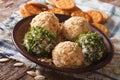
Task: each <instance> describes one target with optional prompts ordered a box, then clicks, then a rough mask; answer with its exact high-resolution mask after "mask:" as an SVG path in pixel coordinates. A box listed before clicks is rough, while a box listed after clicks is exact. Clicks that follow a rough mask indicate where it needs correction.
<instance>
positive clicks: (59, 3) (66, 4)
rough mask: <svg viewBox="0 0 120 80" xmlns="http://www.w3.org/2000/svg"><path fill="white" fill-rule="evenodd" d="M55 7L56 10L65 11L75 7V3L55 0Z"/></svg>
mask: <svg viewBox="0 0 120 80" xmlns="http://www.w3.org/2000/svg"><path fill="white" fill-rule="evenodd" d="M55 5H56V7H57V8H60V9H66V10H69V9H72V8H74V7H75V3H74V2H73V0H56V1H55Z"/></svg>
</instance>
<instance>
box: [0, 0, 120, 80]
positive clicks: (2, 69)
mask: <svg viewBox="0 0 120 80" xmlns="http://www.w3.org/2000/svg"><path fill="white" fill-rule="evenodd" d="M27 1H29V0H0V22H1V21H3V20H5V19H6V18H7V17H9V16H10V15H11V14H12V12H13V10H16V9H18V6H19V5H20V4H22V3H25V2H27ZM101 1H103V2H107V3H111V4H114V5H116V6H119V7H120V3H119V0H101ZM15 62H16V61H15V60H12V59H11V60H10V61H8V62H6V63H0V80H34V79H33V77H31V76H29V75H27V74H26V71H27V70H29V68H28V67H26V66H22V67H14V66H13V64H14V63H15ZM42 74H43V75H45V76H46V80H79V79H76V78H74V77H72V76H70V75H66V76H65V75H62V74H59V73H56V72H54V71H44V70H42ZM59 77H61V79H59Z"/></svg>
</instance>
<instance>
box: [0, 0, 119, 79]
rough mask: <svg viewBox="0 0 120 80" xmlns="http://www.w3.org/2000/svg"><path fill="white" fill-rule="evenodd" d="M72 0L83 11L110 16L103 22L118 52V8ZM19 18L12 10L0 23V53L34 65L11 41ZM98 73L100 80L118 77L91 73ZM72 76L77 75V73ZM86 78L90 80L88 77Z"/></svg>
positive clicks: (95, 1) (83, 0)
mask: <svg viewBox="0 0 120 80" xmlns="http://www.w3.org/2000/svg"><path fill="white" fill-rule="evenodd" d="M32 1H36V2H40V3H42V4H46V3H45V1H44V0H32ZM74 1H75V3H76V5H77V6H78V7H79V8H80V9H82V10H83V11H87V10H91V9H94V10H99V11H103V12H105V13H107V14H108V15H109V16H110V18H109V20H108V21H107V22H106V24H105V25H106V26H107V28H108V29H109V30H110V34H109V36H108V37H109V38H112V42H113V44H114V47H115V53H120V14H119V13H120V8H119V7H116V6H114V5H111V4H108V3H103V2H100V1H98V0H74ZM21 6H22V5H21ZM21 6H20V7H21ZM48 6H49V5H48ZM21 19H22V17H21V16H20V15H19V13H18V12H17V11H14V12H13V14H12V15H11V16H10V17H9V18H8V19H7V20H5V21H3V22H1V23H0V54H2V55H4V56H7V57H9V58H14V59H16V60H19V61H22V62H24V63H25V64H26V65H28V66H31V67H35V66H37V65H36V64H35V63H33V62H31V61H29V60H28V59H26V58H25V57H24V56H22V55H21V54H20V52H19V51H18V50H17V49H16V48H15V47H14V45H13V42H12V40H11V33H12V30H13V28H14V26H15V24H16V23H17V22H18V21H20V20H21ZM116 65H117V64H116ZM98 74H99V79H98V78H97V80H101V79H102V78H103V76H104V77H107V78H110V79H115V80H116V79H119V78H120V76H116V75H114V74H111V75H110V76H108V75H107V73H106V74H105V73H103V72H102V71H101V70H98V71H96V72H94V74H93V75H94V76H96V75H98ZM74 76H75V77H78V75H77V76H76V75H74ZM79 76H80V75H79ZM91 76H92V75H91ZM101 76H102V77H101ZM111 76H112V77H111ZM114 77H115V78H114ZM88 79H89V80H90V78H88ZM91 79H92V78H91Z"/></svg>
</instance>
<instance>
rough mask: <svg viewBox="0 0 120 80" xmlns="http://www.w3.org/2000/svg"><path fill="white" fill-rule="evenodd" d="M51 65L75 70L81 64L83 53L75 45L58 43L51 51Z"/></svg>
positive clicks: (66, 42) (68, 42)
mask: <svg viewBox="0 0 120 80" xmlns="http://www.w3.org/2000/svg"><path fill="white" fill-rule="evenodd" d="M52 59H53V63H54V64H55V65H56V66H57V67H64V68H77V67H80V66H81V65H82V64H83V61H84V57H83V53H82V51H81V49H80V47H79V46H78V44H77V43H74V42H70V41H65V42H60V43H59V44H58V45H57V46H56V47H55V48H54V50H53V51H52Z"/></svg>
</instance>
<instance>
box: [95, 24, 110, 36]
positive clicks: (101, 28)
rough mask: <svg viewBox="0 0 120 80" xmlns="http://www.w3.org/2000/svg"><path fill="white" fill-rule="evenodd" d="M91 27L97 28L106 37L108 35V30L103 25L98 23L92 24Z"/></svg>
mask: <svg viewBox="0 0 120 80" xmlns="http://www.w3.org/2000/svg"><path fill="white" fill-rule="evenodd" d="M93 25H94V26H95V27H97V28H98V29H100V30H101V31H103V33H104V34H106V35H108V34H109V30H108V28H107V27H106V26H104V25H103V24H99V23H93Z"/></svg>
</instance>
